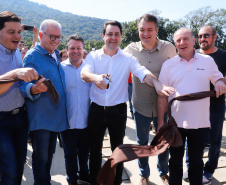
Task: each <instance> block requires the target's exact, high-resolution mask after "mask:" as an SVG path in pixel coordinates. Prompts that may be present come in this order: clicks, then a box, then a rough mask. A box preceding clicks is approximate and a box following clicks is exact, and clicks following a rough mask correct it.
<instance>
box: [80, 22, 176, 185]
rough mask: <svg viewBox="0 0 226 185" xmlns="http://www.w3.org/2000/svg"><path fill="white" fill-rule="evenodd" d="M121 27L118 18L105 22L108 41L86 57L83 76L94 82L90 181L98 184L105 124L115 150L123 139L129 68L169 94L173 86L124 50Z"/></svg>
mask: <svg viewBox="0 0 226 185" xmlns="http://www.w3.org/2000/svg"><path fill="white" fill-rule="evenodd" d="M121 34H122V27H121V24H120V23H119V22H117V21H108V22H105V24H104V27H103V34H102V37H103V40H104V42H105V45H104V46H103V48H102V49H100V50H97V51H96V52H91V53H90V54H89V55H88V56H87V57H86V66H85V67H84V68H83V70H82V72H81V74H82V79H83V80H84V81H86V82H88V83H92V86H91V90H90V99H91V101H92V104H91V106H90V111H89V119H88V130H89V143H90V183H91V185H95V184H97V182H96V177H97V175H98V173H99V171H100V168H101V160H102V158H101V157H102V152H101V150H102V143H103V138H104V134H105V130H106V128H108V130H109V135H110V142H111V149H112V151H113V150H114V149H115V148H116V147H117V146H118V145H120V144H122V143H123V138H124V135H125V128H126V119H127V107H126V103H125V102H126V101H128V77H129V74H130V72H131V73H133V75H135V76H137V77H138V78H139V79H140V81H141V82H143V83H147V84H148V85H150V86H154V87H155V89H156V91H157V93H159V94H161V95H166V96H168V95H169V94H170V93H171V92H172V91H173V88H171V87H166V86H164V85H162V84H161V83H160V82H159V81H158V80H157V79H156V77H155V76H154V75H153V74H152V73H151V72H150V71H148V70H147V69H146V68H145V67H144V66H141V65H140V64H139V62H138V61H137V60H136V59H135V58H134V57H133V56H132V55H131V54H129V53H124V52H123V51H122V50H121V49H120V48H119V44H120V41H121ZM122 170H123V165H122V164H119V165H118V166H117V169H116V178H115V181H114V183H113V184H114V185H118V184H121V182H122Z"/></svg>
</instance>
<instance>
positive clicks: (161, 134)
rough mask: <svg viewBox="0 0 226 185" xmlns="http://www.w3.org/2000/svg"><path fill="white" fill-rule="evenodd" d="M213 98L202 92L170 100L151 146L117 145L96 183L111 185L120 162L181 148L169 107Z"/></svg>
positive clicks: (178, 134)
mask: <svg viewBox="0 0 226 185" xmlns="http://www.w3.org/2000/svg"><path fill="white" fill-rule="evenodd" d="M214 96H216V92H215V91H204V92H198V93H192V94H186V95H183V96H178V97H175V98H173V99H172V100H170V102H169V103H168V117H169V119H168V122H167V123H165V124H164V125H163V126H162V127H161V128H160V129H159V131H158V132H157V134H156V136H155V137H154V139H153V140H152V142H151V145H149V146H141V145H131V144H122V145H119V146H118V147H117V148H116V149H115V150H114V151H113V153H112V155H111V156H110V158H109V159H108V160H107V162H106V163H105V164H104V166H103V167H102V169H101V170H100V173H99V174H98V177H97V182H98V183H99V184H101V185H112V184H113V182H114V178H115V174H116V166H117V164H118V163H120V162H127V161H131V160H134V159H137V158H143V157H149V156H154V155H159V154H161V153H163V152H164V151H165V150H166V149H167V148H168V147H169V146H173V147H178V146H182V145H183V143H182V138H181V135H180V133H179V131H178V129H177V123H176V121H175V119H174V118H173V117H172V115H171V105H172V103H173V101H175V100H178V101H191V100H198V99H202V98H207V97H214Z"/></svg>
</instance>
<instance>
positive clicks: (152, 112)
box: [124, 39, 176, 117]
mask: <svg viewBox="0 0 226 185" xmlns="http://www.w3.org/2000/svg"><path fill="white" fill-rule="evenodd" d="M124 51H126V52H129V53H131V54H132V55H133V56H134V57H135V58H136V59H137V60H138V61H139V63H140V64H141V65H142V66H145V67H146V68H147V69H148V70H149V71H150V72H151V73H152V74H154V75H155V76H156V77H157V78H158V76H159V73H160V70H161V67H162V64H163V63H164V62H165V61H166V60H167V59H170V58H172V57H174V56H176V49H175V47H174V46H173V44H171V43H170V42H168V41H164V40H159V39H158V45H157V46H156V48H154V49H153V50H151V51H149V50H147V49H145V48H144V47H143V46H142V44H141V41H139V42H134V43H131V44H130V45H128V46H127V47H126V48H125V49H124ZM132 100H133V106H134V108H135V110H136V111H137V112H139V113H140V114H142V115H144V116H147V117H152V116H153V117H156V116H157V93H156V91H155V88H154V87H150V86H149V85H147V84H145V83H141V82H140V80H139V79H138V78H137V77H135V76H133V95H132Z"/></svg>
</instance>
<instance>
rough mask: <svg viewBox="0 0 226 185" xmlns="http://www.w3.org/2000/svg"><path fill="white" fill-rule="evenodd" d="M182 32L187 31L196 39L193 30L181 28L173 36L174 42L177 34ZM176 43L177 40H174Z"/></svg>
mask: <svg viewBox="0 0 226 185" xmlns="http://www.w3.org/2000/svg"><path fill="white" fill-rule="evenodd" d="M181 30H187V31H188V32H190V33H191V36H192V37H195V34H194V32H193V31H192V30H191V29H189V28H186V27H182V28H179V29H178V30H177V31H175V32H174V34H173V40H174V38H175V35H176V33H177V32H179V31H181ZM174 41H175V40H174Z"/></svg>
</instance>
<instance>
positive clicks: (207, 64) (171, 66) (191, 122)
mask: <svg viewBox="0 0 226 185" xmlns="http://www.w3.org/2000/svg"><path fill="white" fill-rule="evenodd" d="M174 42H175V45H176V48H177V51H178V55H177V56H176V57H174V58H171V59H169V60H167V61H166V62H165V63H164V64H163V66H162V69H161V72H160V75H159V80H160V81H161V82H162V83H164V84H167V85H169V86H172V87H173V88H175V93H174V94H173V95H170V96H169V99H168V101H170V100H171V99H172V98H174V97H177V96H180V95H185V94H189V93H195V92H201V91H209V89H210V85H209V84H210V81H211V82H212V83H213V84H214V89H215V90H216V96H217V97H219V95H222V94H224V93H225V92H226V86H225V84H224V81H223V79H224V78H223V75H222V74H221V72H220V71H219V70H218V68H217V65H216V63H215V62H214V60H213V59H212V58H211V57H210V56H207V55H203V54H200V53H197V52H196V51H195V50H194V48H193V47H194V45H195V37H194V34H193V32H192V31H191V30H190V29H187V28H180V29H179V30H177V31H176V32H175V33H174ZM209 104H210V102H209V98H204V99H201V100H196V101H183V102H182V101H175V102H174V103H173V104H172V106H171V112H172V116H173V117H174V119H175V121H176V123H177V128H178V130H179V132H180V134H181V137H182V141H183V146H180V147H172V146H171V147H170V160H169V172H170V177H169V184H170V185H181V184H182V176H183V156H184V145H185V140H186V139H187V146H188V155H189V160H190V164H189V170H188V176H189V180H190V184H191V185H202V177H203V160H202V158H203V150H204V148H205V143H206V140H207V137H208V133H209V128H210V120H209ZM166 106H167V97H163V96H158V116H159V117H158V118H159V119H158V124H159V126H161V125H163V124H164V112H165V109H166Z"/></svg>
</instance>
